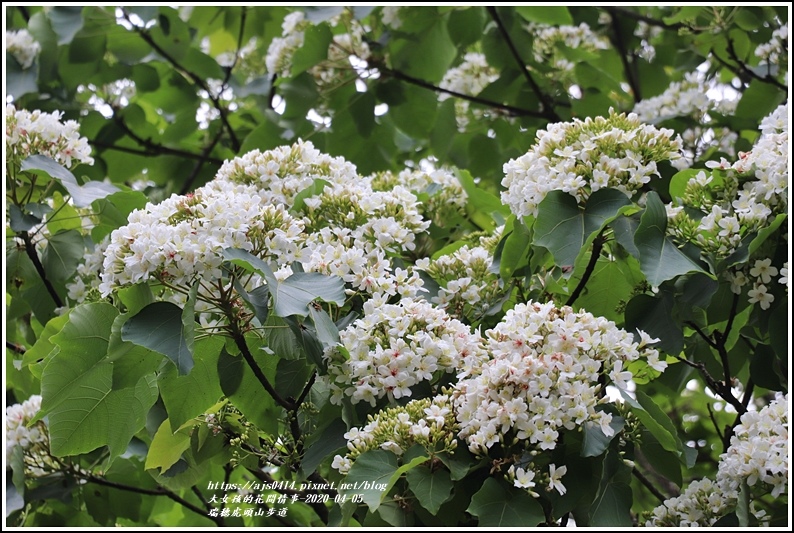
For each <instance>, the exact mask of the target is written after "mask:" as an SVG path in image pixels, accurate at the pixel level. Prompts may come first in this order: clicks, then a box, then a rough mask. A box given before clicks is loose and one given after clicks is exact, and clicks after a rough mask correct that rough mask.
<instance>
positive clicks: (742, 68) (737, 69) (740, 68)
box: [711, 39, 788, 92]
mask: <svg viewBox="0 0 794 533" xmlns="http://www.w3.org/2000/svg"><path fill="white" fill-rule="evenodd" d="M727 41H728V55H729V56H730V57H731V59H733V60H734V61H735V62H736V66H733V65H731V64H730V63H728V62H727V61H726V60H725V59H723V58H721V57H720V56H718V55H717V52H716V51H715V50H714V49H713V48H712V49H711V55H713V56H714V58H715V59H716V60H717V61H719V62H720V63H721V64H722V65H723V66H724V67H726V68H727V69H728V70H731V71H732V72H734V73H736V74H739V75H741V74H744V75H745V76H747V77H748V78H750V79H754V80H758V81H761V82H763V83H769V84H772V85H774V86H775V87H777V88H778V89H781V90H783V91H786V92H788V86H787V85H784V84H782V83H780V82H779V81H778V80H777V79H776V78H775V77H774V76H772V75H771V74H767V75H766V76H759V75H758V74H756V73H755V72H754V71H753V70H752V69H750V68H748V67H747V64H746V63H745V62H744V61H742V60H741V59H739V55H738V54H737V53H736V48H735V47H734V45H733V40H732V39H727Z"/></svg>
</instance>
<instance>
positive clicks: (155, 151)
mask: <svg viewBox="0 0 794 533" xmlns="http://www.w3.org/2000/svg"><path fill="white" fill-rule="evenodd" d="M133 140H134V141H135V142H138V140H137V139H135V138H133ZM144 142H146V141H144ZM88 144H90V145H91V146H95V147H97V148H104V149H106V150H116V151H117V152H124V153H125V154H135V155H143V156H158V155H178V156H180V157H184V158H187V159H201V158H202V157H201V154H194V153H193V152H186V151H183V150H179V149H176V148H169V147H167V146H162V145H156V144H155V143H148V142H147V144H150V145H151V146H150V147H149V148H147V149H143V150H139V149H137V148H130V147H128V146H119V145H117V144H110V143H104V142H102V141H97V140H93V141H92V140H89V141H88ZM138 144H141V143H140V142H138ZM205 161H206V162H208V163H212V164H214V165H219V166H220V165H222V164H223V160H221V159H218V158H216V157H207V158H205Z"/></svg>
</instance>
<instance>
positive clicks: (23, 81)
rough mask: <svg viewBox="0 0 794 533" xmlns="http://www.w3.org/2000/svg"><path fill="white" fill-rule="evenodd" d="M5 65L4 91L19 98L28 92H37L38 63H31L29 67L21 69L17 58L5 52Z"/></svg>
mask: <svg viewBox="0 0 794 533" xmlns="http://www.w3.org/2000/svg"><path fill="white" fill-rule="evenodd" d="M5 65H6V68H5V80H6V93H8V94H9V95H11V96H13V97H14V98H15V99H19V98H21V97H23V96H25V95H26V94H28V93H35V92H38V90H39V84H38V81H37V80H38V77H39V65H38V63H33V65H31V66H30V67H29V68H25V69H23V68H22V65H20V64H19V61H17V58H16V57H14V56H13V55H12V54H10V53H8V52H6V62H5Z"/></svg>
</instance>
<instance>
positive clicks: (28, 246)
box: [17, 231, 63, 307]
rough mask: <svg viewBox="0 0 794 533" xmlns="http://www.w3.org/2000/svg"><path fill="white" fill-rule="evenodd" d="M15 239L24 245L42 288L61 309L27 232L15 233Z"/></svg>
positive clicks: (56, 295) (56, 293)
mask: <svg viewBox="0 0 794 533" xmlns="http://www.w3.org/2000/svg"><path fill="white" fill-rule="evenodd" d="M17 237H19V238H20V239H22V242H23V243H25V253H26V254H27V256H28V258H29V259H30V261H31V262H32V263H33V266H34V267H35V268H36V272H38V274H39V277H40V278H41V281H42V282H43V283H44V287H45V288H46V289H47V292H48V293H49V295H50V297H51V298H52V301H54V302H55V305H56V306H57V307H63V300H61V297H60V296H59V295H58V292H57V291H56V290H55V287H54V286H53V284H52V283H50V280H49V279H47V273H46V272H44V265H42V264H41V260H40V259H39V254H38V253H36V246H35V245H34V244H33V241H32V240H31V239H30V234H29V233H28V232H27V231H20V232H19V233H17Z"/></svg>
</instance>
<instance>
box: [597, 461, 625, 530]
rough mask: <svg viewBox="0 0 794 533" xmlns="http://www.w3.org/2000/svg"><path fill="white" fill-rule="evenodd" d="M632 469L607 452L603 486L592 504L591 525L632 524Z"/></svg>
mask: <svg viewBox="0 0 794 533" xmlns="http://www.w3.org/2000/svg"><path fill="white" fill-rule="evenodd" d="M630 471H631V469H630V468H629V467H628V466H627V465H626V464H625V463H624V462H623V460H622V459H621V458H620V457H618V456H617V454H616V452H615V451H609V452H607V456H606V458H605V460H604V470H603V474H602V476H601V486H600V490H599V493H598V496H597V497H596V499H595V501H594V502H593V503H592V505H591V506H590V523H589V525H590V526H596V527H606V526H611V527H615V526H631V525H632V520H631V504H632V492H631V485H630V484H629V483H630V481H631V475H630Z"/></svg>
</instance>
